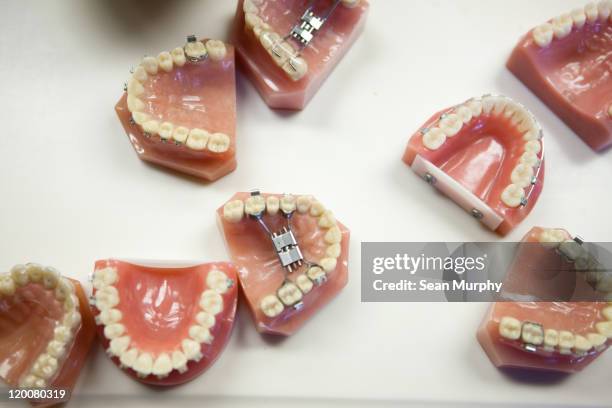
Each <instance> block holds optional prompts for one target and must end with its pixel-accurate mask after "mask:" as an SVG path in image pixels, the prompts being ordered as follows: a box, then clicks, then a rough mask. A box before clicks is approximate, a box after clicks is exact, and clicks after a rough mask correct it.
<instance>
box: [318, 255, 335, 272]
mask: <svg viewBox="0 0 612 408" xmlns="http://www.w3.org/2000/svg"><path fill="white" fill-rule="evenodd" d="M319 263H320V264H321V268H323V270H324V271H325V272H327V273H331V272H333V271H334V270H335V269H336V265H337V264H338V260H337V259H336V258H323V259H321V261H320V262H319Z"/></svg>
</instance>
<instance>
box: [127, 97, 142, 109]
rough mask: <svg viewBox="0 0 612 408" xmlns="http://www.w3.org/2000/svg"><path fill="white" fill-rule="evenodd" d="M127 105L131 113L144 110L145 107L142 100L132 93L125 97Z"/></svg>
mask: <svg viewBox="0 0 612 408" xmlns="http://www.w3.org/2000/svg"><path fill="white" fill-rule="evenodd" d="M127 106H128V110H129V111H130V112H131V113H134V112H142V111H143V110H144V108H145V104H144V102H143V101H142V100H141V99H140V98H138V97H136V96H134V95H128V97H127Z"/></svg>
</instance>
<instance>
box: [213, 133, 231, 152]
mask: <svg viewBox="0 0 612 408" xmlns="http://www.w3.org/2000/svg"><path fill="white" fill-rule="evenodd" d="M230 144H231V140H230V137H229V136H228V135H226V134H225V133H213V134H212V135H210V139H209V141H208V150H210V151H211V152H213V153H225V152H227V151H228V150H229V148H230Z"/></svg>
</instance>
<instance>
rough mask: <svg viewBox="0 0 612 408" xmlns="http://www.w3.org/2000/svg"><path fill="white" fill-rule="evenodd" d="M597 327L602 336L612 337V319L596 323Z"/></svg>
mask: <svg viewBox="0 0 612 408" xmlns="http://www.w3.org/2000/svg"><path fill="white" fill-rule="evenodd" d="M595 329H596V330H597V333H599V334H601V335H602V336H606V337H607V338H608V339H612V321H607V322H599V323H597V324H595Z"/></svg>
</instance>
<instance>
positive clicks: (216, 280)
mask: <svg viewBox="0 0 612 408" xmlns="http://www.w3.org/2000/svg"><path fill="white" fill-rule="evenodd" d="M206 285H207V286H208V287H209V288H211V289H212V290H214V291H215V292H217V293H220V294H224V293H226V292H227V290H228V289H229V288H230V282H229V279H228V278H227V275H226V274H224V273H223V272H221V271H220V270H218V269H213V270H212V271H210V272H209V273H208V276H206Z"/></svg>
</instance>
